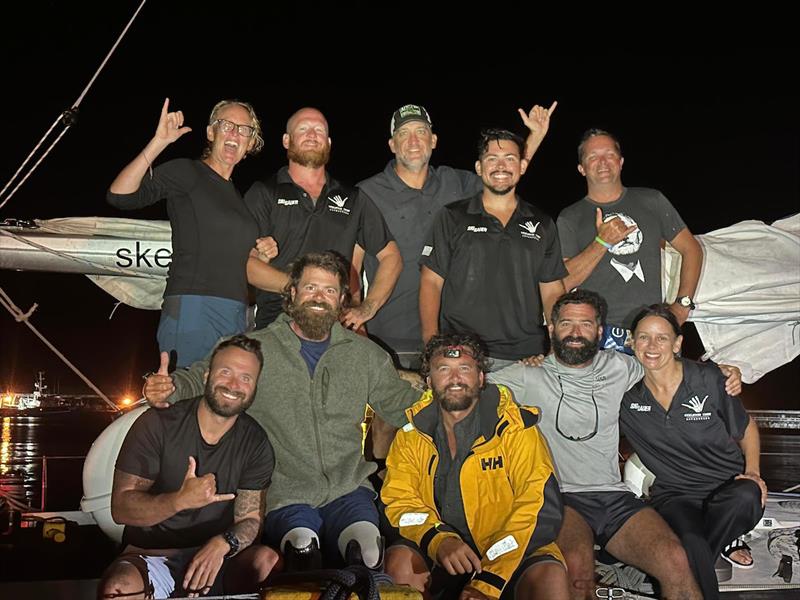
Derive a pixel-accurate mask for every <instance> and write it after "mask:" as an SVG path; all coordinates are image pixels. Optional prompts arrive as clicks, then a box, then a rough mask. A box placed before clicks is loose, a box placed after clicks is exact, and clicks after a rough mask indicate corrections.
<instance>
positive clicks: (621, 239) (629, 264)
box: [557, 129, 703, 349]
mask: <svg viewBox="0 0 800 600" xmlns="http://www.w3.org/2000/svg"><path fill="white" fill-rule="evenodd" d="M578 160H579V164H578V172H579V173H580V174H581V175H583V176H584V177H585V178H586V186H587V193H586V196H585V197H584V198H582V199H581V200H579V201H578V202H576V203H575V204H572V205H571V206H568V207H567V208H565V209H564V210H562V211H561V214H560V215H559V216H558V221H557V225H558V235H559V238H560V240H561V250H562V254H563V256H564V261H565V263H566V267H567V269H568V270H569V276H568V277H567V278H566V279H565V280H564V287H565V288H566V289H568V290H569V289H572V288H575V287H581V288H584V289H590V290H593V291H595V292H598V293H599V294H601V295H602V296H603V297H604V298H605V299H606V300H607V301H608V305H609V311H608V327H607V328H606V330H605V331H604V335H603V337H602V338H601V347H603V348H615V349H622V348H623V347H624V346H625V342H626V341H627V340H626V338H627V335H626V333H627V329H629V328H630V324H631V321H632V319H633V317H634V315H635V314H636V313H637V312H639V310H640V309H642V308H643V307H645V306H648V305H650V304H655V303H657V302H661V301H662V300H663V298H662V290H661V246H662V242H665V241H666V242H669V243H670V244H671V245H672V246H673V247H674V248H675V249H676V250H677V251H678V252H679V253H680V254H681V258H682V260H681V272H680V286H679V288H678V294H677V299H676V300H675V302H674V303H673V304H672V305H671V307H670V309H671V310H672V312H674V313H675V316H676V317H678V321H679V322H680V323H681V324H683V323H684V322H685V321H686V319H687V318H688V316H689V313H690V311H691V310H692V309H693V308H694V300H693V296H694V293H695V290H696V288H697V280H698V278H699V277H700V268H701V266H702V262H703V252H702V250H701V248H700V244H698V242H697V240H695V238H694V236H693V235H692V233H691V231H689V228H688V227H686V224H685V223H684V222H683V220H682V219H681V217H680V215H679V214H678V212H677V211H676V210H675V208H674V207H673V206H672V204H671V203H670V202H669V200H667V198H666V197H665V196H664V195H663V194H662V193H661V192H659V191H658V190H653V189H649V188H626V187H624V186H623V185H622V179H621V174H622V165H623V163H624V162H625V159H624V158H623V157H622V152H621V148H620V144H619V141H618V140H617V139H616V138H615V137H614V136H613V135H612V134H610V133H608V132H606V131H602V130H599V129H590V130H588V131H587V132H586V133H584V135H583V138H582V139H581V142H580V145H579V146H578Z"/></svg>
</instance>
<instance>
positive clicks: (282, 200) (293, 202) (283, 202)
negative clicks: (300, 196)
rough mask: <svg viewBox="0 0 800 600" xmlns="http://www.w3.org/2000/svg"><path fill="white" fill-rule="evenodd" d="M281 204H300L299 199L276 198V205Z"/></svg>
mask: <svg viewBox="0 0 800 600" xmlns="http://www.w3.org/2000/svg"><path fill="white" fill-rule="evenodd" d="M281 204H283V205H284V206H294V205H295V204H300V200H287V199H286V198H278V205H279V206H280V205H281Z"/></svg>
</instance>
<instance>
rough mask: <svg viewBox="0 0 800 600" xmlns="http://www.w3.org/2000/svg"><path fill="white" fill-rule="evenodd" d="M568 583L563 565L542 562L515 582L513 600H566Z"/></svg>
mask: <svg viewBox="0 0 800 600" xmlns="http://www.w3.org/2000/svg"><path fill="white" fill-rule="evenodd" d="M569 596H570V594H569V583H568V581H567V570H566V569H565V568H564V565H562V564H560V563H556V562H549V561H548V562H543V563H539V564H536V565H533V566H532V567H530V568H529V569H527V570H526V571H525V573H524V574H523V575H522V577H521V578H520V580H519V582H517V587H516V590H515V594H514V597H515V600H528V599H531V600H534V599H538V598H547V599H548V600H551V599H553V598H568V597H569Z"/></svg>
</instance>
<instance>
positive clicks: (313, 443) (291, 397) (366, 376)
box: [168, 314, 420, 511]
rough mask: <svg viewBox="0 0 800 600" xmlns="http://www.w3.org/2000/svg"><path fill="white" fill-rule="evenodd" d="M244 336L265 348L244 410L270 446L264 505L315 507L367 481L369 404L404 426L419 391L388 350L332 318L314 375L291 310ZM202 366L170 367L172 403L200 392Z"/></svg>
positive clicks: (205, 363) (272, 507)
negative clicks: (364, 445)
mask: <svg viewBox="0 0 800 600" xmlns="http://www.w3.org/2000/svg"><path fill="white" fill-rule="evenodd" d="M247 335H248V336H249V337H251V338H253V339H255V340H258V341H260V342H261V350H262V352H263V354H264V368H263V369H262V370H261V375H260V376H259V378H258V389H257V390H256V398H255V401H254V402H253V405H252V406H251V407H250V408H249V409H248V411H247V413H248V414H249V415H250V416H252V417H253V418H254V419H255V420H256V421H258V422H259V423H260V424H261V426H262V427H263V428H264V429H265V430H266V432H267V435H268V436H269V440H270V442H271V443H272V448H273V449H274V451H275V471H274V472H273V474H272V483H271V484H270V486H269V490H268V491H267V511H270V510H275V509H276V508H281V507H282V506H287V505H289V504H308V505H310V506H314V507H320V506H324V505H325V504H328V503H329V502H331V501H332V500H335V499H336V498H339V497H341V496H344V495H345V494H348V493H350V492H352V491H353V490H355V489H356V488H357V487H358V486H362V485H363V486H365V487H371V486H370V484H369V482H368V481H367V477H368V476H369V475H370V474H371V473H372V472H373V471H375V465H374V463H368V462H366V461H365V460H364V457H363V455H362V452H361V438H362V433H361V422H362V421H363V419H364V411H365V408H366V406H367V404H369V405H370V406H371V407H372V408H373V410H375V412H377V413H378V414H379V415H380V416H381V417H382V418H383V419H384V420H385V421H387V422H388V423H391V424H392V425H394V426H395V427H402V426H403V425H405V424H406V423H407V422H408V421H407V419H406V416H405V412H404V411H405V410H406V409H407V408H408V407H410V406H411V405H412V404H413V403H414V402H416V401H417V400H418V399H419V395H420V394H419V392H418V391H416V390H414V389H413V388H412V387H411V385H409V384H408V383H407V382H405V381H403V380H402V379H400V377H399V376H398V375H397V371H396V370H395V368H394V366H393V365H392V361H391V359H390V358H389V355H388V354H386V352H384V351H383V350H382V349H381V348H380V347H379V346H378V345H376V344H375V343H374V342H371V341H370V340H368V339H367V338H365V337H363V336H360V335H357V334H355V333H352V332H351V331H348V330H347V329H345V328H343V327H342V326H341V325H339V324H338V323H336V324H334V326H333V329H332V330H331V343H330V346H328V349H327V350H326V351H325V353H324V354H323V355H322V357H321V358H320V360H319V363H318V364H317V367H316V369H315V372H314V377H313V379H312V378H311V377H310V376H309V373H308V366H307V365H306V362H305V361H304V360H303V357H302V356H300V340H299V339H298V337H297V336H296V335H295V333H294V332H293V331H292V330H291V329H290V327H289V317H288V316H286V315H285V314H283V315H281V316H279V317H278V319H277V320H276V321H275V322H274V323H272V324H271V325H270V326H269V327H267V328H266V329H261V330H258V331H253V332H250V333H248V334H247ZM207 368H208V360H202V361H198V362H196V363H194V364H193V365H192V366H191V367H189V368H188V369H178V370H177V371H175V372H174V373H173V374H172V378H173V381H174V382H175V388H176V389H175V393H174V394H172V396H170V397H169V399H168V400H169V402H177V401H178V400H182V399H184V398H191V397H194V396H198V395H200V394H202V393H203V389H204V384H203V374H204V373H205V371H206V369H207Z"/></svg>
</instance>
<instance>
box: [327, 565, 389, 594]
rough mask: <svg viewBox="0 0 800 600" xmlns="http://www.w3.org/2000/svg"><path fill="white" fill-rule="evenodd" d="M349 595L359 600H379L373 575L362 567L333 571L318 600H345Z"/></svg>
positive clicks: (355, 566) (352, 566)
mask: <svg viewBox="0 0 800 600" xmlns="http://www.w3.org/2000/svg"><path fill="white" fill-rule="evenodd" d="M351 593H353V594H357V595H358V597H359V599H360V600H380V594H379V593H378V584H377V582H376V581H375V574H374V573H373V572H372V571H371V570H370V569H368V568H367V567H365V566H362V565H351V566H349V567H346V568H344V569H340V570H338V571H335V572H334V574H333V576H332V578H331V582H330V583H329V584H328V587H327V588H325V591H324V592H323V593H322V595H321V596H320V600H347V599H348V598H349V597H350V594H351Z"/></svg>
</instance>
